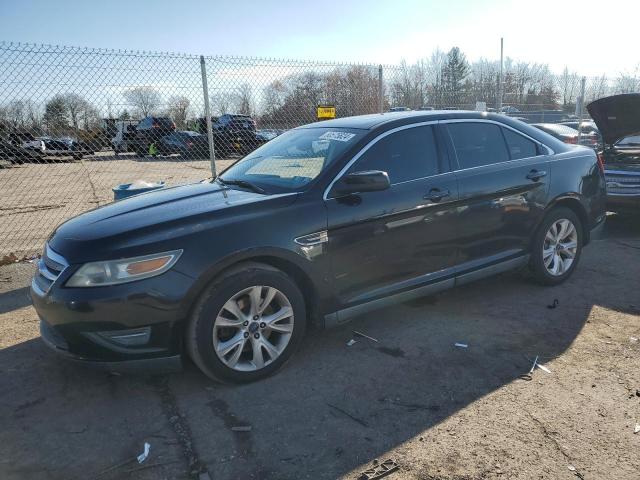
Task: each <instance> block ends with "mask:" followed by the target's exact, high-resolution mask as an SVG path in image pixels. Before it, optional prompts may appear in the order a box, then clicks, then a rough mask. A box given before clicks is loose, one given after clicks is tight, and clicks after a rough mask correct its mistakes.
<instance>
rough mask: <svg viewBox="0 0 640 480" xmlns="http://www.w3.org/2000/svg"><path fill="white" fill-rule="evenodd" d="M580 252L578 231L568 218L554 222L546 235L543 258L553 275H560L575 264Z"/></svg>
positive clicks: (548, 270)
mask: <svg viewBox="0 0 640 480" xmlns="http://www.w3.org/2000/svg"><path fill="white" fill-rule="evenodd" d="M577 252H578V231H577V230H576V227H575V225H574V224H573V223H572V222H571V221H570V220H568V219H566V218H560V219H558V220H556V221H555V222H553V223H552V224H551V226H550V227H549V230H548V231H547V234H546V235H545V237H544V243H543V246H542V260H543V262H544V266H545V268H546V269H547V272H549V273H550V274H551V275H553V276H555V277H559V276H561V275H563V274H564V273H566V272H567V271H568V270H569V269H570V268H571V265H572V264H573V262H574V260H575V258H576V254H577Z"/></svg>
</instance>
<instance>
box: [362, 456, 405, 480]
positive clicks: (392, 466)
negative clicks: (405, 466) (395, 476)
mask: <svg viewBox="0 0 640 480" xmlns="http://www.w3.org/2000/svg"><path fill="white" fill-rule="evenodd" d="M373 463H374V466H373V468H370V469H369V470H365V471H364V472H362V473H361V474H360V477H359V478H360V479H361V480H376V479H378V478H382V477H386V476H387V475H389V474H390V473H392V472H395V471H396V470H398V468H400V466H399V465H398V464H397V463H396V462H395V461H393V460H391V459H388V460H385V461H384V462H382V463H378V462H377V461H374V462H373Z"/></svg>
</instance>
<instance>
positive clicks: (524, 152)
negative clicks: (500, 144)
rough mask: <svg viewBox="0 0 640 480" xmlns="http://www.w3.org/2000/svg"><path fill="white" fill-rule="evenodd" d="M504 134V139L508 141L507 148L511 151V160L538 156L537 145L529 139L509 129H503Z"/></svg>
mask: <svg viewBox="0 0 640 480" xmlns="http://www.w3.org/2000/svg"><path fill="white" fill-rule="evenodd" d="M502 132H503V133H504V139H505V140H506V141H507V148H508V149H509V155H510V156H511V160H517V159H518V158H529V157H535V156H536V155H537V154H538V148H537V147H536V144H535V143H533V142H532V141H531V140H529V139H528V138H526V137H523V136H522V135H520V134H519V133H516V132H514V131H513V130H509V129H508V128H503V129H502Z"/></svg>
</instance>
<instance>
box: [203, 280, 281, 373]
mask: <svg viewBox="0 0 640 480" xmlns="http://www.w3.org/2000/svg"><path fill="white" fill-rule="evenodd" d="M293 328H294V316H293V307H292V306H291V302H290V301H289V299H288V298H287V297H286V295H285V294H284V293H282V292H281V291H280V290H278V289H277V288H274V287H269V286H260V285H256V286H252V287H249V288H246V289H243V290H241V291H240V292H238V293H236V294H235V295H233V296H232V297H231V298H230V299H229V300H227V302H226V303H225V304H224V305H223V306H222V308H221V309H220V311H219V312H218V315H217V317H216V320H215V323H214V327H213V348H214V350H215V352H216V355H217V356H218V358H219V359H220V360H221V361H222V362H223V363H224V364H225V365H226V366H227V367H229V368H231V369H233V370H237V371H245V372H246V371H255V370H260V369H262V368H264V367H266V366H267V365H269V364H270V363H272V362H274V361H275V360H276V359H277V358H278V357H279V356H280V355H281V354H282V352H283V351H284V350H285V348H286V347H287V345H288V344H289V341H290V340H291V335H292V334H293Z"/></svg>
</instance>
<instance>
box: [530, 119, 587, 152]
mask: <svg viewBox="0 0 640 480" xmlns="http://www.w3.org/2000/svg"><path fill="white" fill-rule="evenodd" d="M531 126H533V127H536V128H537V129H539V130H542V131H543V132H545V133H548V134H549V135H553V136H554V137H556V138H557V139H558V140H560V141H562V142H564V143H570V144H573V145H583V146H585V147H592V148H595V147H596V146H597V145H598V135H597V134H596V133H593V132H592V133H582V135H580V134H579V132H578V130H576V129H575V128H571V127H568V126H566V125H563V124H561V123H532V124H531Z"/></svg>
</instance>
